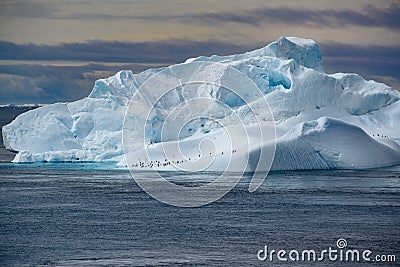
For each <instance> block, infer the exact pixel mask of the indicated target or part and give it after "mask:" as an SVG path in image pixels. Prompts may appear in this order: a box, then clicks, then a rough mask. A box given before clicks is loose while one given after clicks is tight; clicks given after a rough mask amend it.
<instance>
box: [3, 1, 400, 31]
mask: <svg viewBox="0 0 400 267" xmlns="http://www.w3.org/2000/svg"><path fill="white" fill-rule="evenodd" d="M89 3H90V2H89ZM89 3H86V4H85V5H83V6H82V7H81V8H80V10H81V11H80V12H79V11H78V12H76V10H75V11H74V12H72V11H69V12H68V11H66V10H65V7H64V9H63V8H62V6H61V5H57V4H54V3H52V2H48V3H30V2H20V3H18V2H17V3H14V4H13V3H9V4H8V5H6V7H7V9H6V10H7V11H6V12H5V14H7V15H9V16H14V17H25V18H26V17H30V18H35V19H52V20H101V21H107V20H145V21H151V22H154V21H158V22H160V21H161V22H171V21H175V22H178V23H192V24H205V25H213V24H215V23H226V22H235V23H240V24H246V25H251V26H256V27H261V26H262V25H264V24H265V23H281V24H285V25H306V26H311V27H333V28H340V27H345V26H363V27H383V28H389V29H391V30H394V31H398V30H399V29H400V20H399V17H400V5H399V4H398V3H391V4H389V5H388V6H387V7H385V8H380V7H376V6H373V5H365V6H364V7H363V8H362V9H360V10H359V9H349V8H347V9H337V8H317V7H316V6H318V5H315V7H312V8H310V7H308V8H306V7H305V8H293V7H289V6H284V5H283V6H280V7H279V6H278V7H269V6H260V7H258V8H255V9H247V10H237V11H231V12H179V11H178V10H179V8H178V9H177V11H176V12H173V13H170V14H160V13H158V12H156V11H155V12H153V13H151V14H148V15H142V14H137V13H135V12H131V13H126V12H121V10H120V11H119V13H116V12H115V11H114V10H113V9H109V12H108V13H105V12H104V11H99V12H92V10H91V11H89V12H87V11H85V10H86V9H88V7H92V6H93V3H92V4H89ZM120 4H122V5H126V6H127V9H128V8H129V9H131V8H132V7H131V4H132V3H129V1H128V2H123V3H120Z"/></svg>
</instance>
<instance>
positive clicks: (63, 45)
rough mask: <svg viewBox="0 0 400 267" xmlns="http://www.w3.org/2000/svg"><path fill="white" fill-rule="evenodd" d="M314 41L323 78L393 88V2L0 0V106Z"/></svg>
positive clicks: (398, 77)
mask: <svg viewBox="0 0 400 267" xmlns="http://www.w3.org/2000/svg"><path fill="white" fill-rule="evenodd" d="M280 36H298V37H304V38H311V39H314V40H315V41H316V42H317V43H318V44H319V47H320V49H321V52H322V55H323V63H324V69H325V72H327V73H335V72H354V73H358V74H360V75H362V76H363V77H364V78H366V79H374V80H377V81H380V82H384V83H386V84H388V85H390V86H392V87H394V88H396V89H398V90H399V89H400V1H399V0H389V1H385V0H375V1H372V0H345V1H344V0H336V1H314V0H286V1H281V0H279V1H275V0H270V1H265V0H248V1H232V0H218V1H217V0H203V1H182V0H169V1H166V0H82V1H76V0H66V1H54V0H0V104H8V103H15V104H22V103H54V102H66V101H73V100H77V99H80V98H82V97H84V96H86V95H87V94H88V93H89V92H90V90H91V89H92V87H93V85H94V82H95V80H96V79H99V78H105V77H108V76H111V75H113V74H114V73H115V72H117V71H118V70H121V69H131V70H133V71H134V72H140V71H142V70H144V69H146V68H149V67H157V66H165V65H169V64H173V63H179V62H183V61H185V59H186V58H189V57H195V56H199V55H213V54H218V55H227V54H232V53H241V52H245V51H249V50H253V49H256V48H259V47H262V46H265V45H266V44H268V43H270V42H272V41H275V40H277V39H279V37H280Z"/></svg>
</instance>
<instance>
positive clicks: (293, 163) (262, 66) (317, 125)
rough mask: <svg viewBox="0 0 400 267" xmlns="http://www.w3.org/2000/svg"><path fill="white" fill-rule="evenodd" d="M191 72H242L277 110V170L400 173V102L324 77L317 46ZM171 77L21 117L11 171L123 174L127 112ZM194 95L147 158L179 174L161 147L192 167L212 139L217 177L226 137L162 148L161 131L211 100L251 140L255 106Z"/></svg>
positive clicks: (235, 58)
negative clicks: (99, 169) (177, 150)
mask: <svg viewBox="0 0 400 267" xmlns="http://www.w3.org/2000/svg"><path fill="white" fill-rule="evenodd" d="M193 62H215V63H219V64H223V65H226V66H228V67H231V68H234V69H236V70H238V71H240V72H241V73H243V74H244V75H245V76H247V77H248V78H249V79H250V80H251V81H252V82H254V84H255V85H257V87H258V88H259V89H260V90H261V92H262V96H261V97H260V98H259V99H255V100H254V101H253V102H252V103H250V106H251V107H252V108H253V110H256V111H257V109H261V108H263V107H264V106H263V105H262V104H261V102H262V101H265V100H266V101H267V102H268V103H269V106H270V109H271V112H272V117H271V118H266V120H270V121H273V123H274V125H275V131H276V132H275V135H276V139H275V142H274V146H275V147H274V148H275V157H274V159H273V162H272V167H271V166H270V167H271V169H272V170H312V169H363V168H374V167H382V166H389V165H396V164H400V101H399V100H400V92H398V91H397V90H395V89H393V88H391V87H389V86H387V85H385V84H382V83H378V82H375V81H372V80H371V81H366V80H364V79H363V78H362V77H361V76H359V75H357V74H352V73H351V74H346V73H335V74H326V73H325V72H324V69H323V65H322V55H321V52H320V50H319V47H318V45H317V43H316V42H314V41H313V40H310V39H303V38H298V37H281V38H280V39H279V40H277V41H276V42H273V43H270V44H268V45H267V46H265V47H263V48H260V49H257V50H254V51H250V52H246V53H243V54H237V55H230V56H217V55H214V56H211V57H204V56H200V57H197V58H191V59H188V60H187V61H186V62H185V63H183V64H182V66H185V64H187V66H188V67H187V68H188V69H186V70H185V71H186V72H190V73H191V75H193V76H196V75H202V72H203V71H204V70H203V69H200V68H193V69H189V68H190V66H191V65H190V63H193ZM164 69H165V68H156V69H148V70H146V71H143V72H141V73H138V74H134V73H132V71H130V70H122V71H120V72H118V73H117V74H115V75H114V76H112V77H109V78H106V79H100V80H98V81H96V82H95V85H94V87H93V89H92V91H91V93H90V94H89V95H88V96H87V97H85V98H83V99H81V100H78V101H75V102H70V103H56V104H52V105H48V106H44V107H40V108H37V109H34V110H31V111H28V112H26V113H23V114H21V115H19V116H18V117H17V118H16V119H15V120H14V121H12V122H11V123H10V124H8V125H6V126H4V127H3V128H2V132H3V142H4V145H5V147H6V148H7V149H9V150H12V151H17V152H18V154H17V155H16V157H15V159H14V160H13V162H16V163H18V162H92V161H95V162H105V161H107V162H116V163H118V164H119V165H125V161H124V149H123V145H122V132H123V127H124V116H125V112H126V110H127V107H128V105H129V102H130V100H131V99H132V97H133V96H134V95H135V93H136V92H137V90H138V89H139V88H140V86H141V85H143V84H144V83H145V82H146V81H147V80H148V79H149V78H150V77H152V76H153V75H155V74H157V73H159V72H161V71H163V70H164ZM210 75H211V76H215V77H212V79H215V81H219V80H221V79H227V80H229V79H230V77H229V72H228V71H226V72H223V73H212V72H210ZM192 87H193V86H190V85H187V86H185V87H182V88H181V89H176V90H172V91H171V92H169V93H168V94H167V95H165V97H164V98H163V99H162V101H160V102H159V106H158V107H157V110H156V111H157V116H154V117H153V118H152V121H151V122H150V125H151V127H150V128H149V129H146V135H147V138H148V142H149V143H150V144H152V146H151V148H150V149H149V151H150V152H151V154H152V155H153V156H154V160H155V161H154V162H157V164H156V165H158V166H156V167H157V168H158V169H162V170H169V169H171V168H172V167H171V166H170V165H168V164H166V163H164V162H163V160H164V155H163V154H162V147H163V144H165V143H168V142H175V141H179V142H181V144H182V145H183V146H186V147H188V148H193V149H192V150H190V149H189V150H188V151H190V152H188V153H189V154H188V157H192V158H193V157H199V156H198V154H199V153H198V149H197V148H198V146H199V145H200V143H201V141H202V140H204V139H212V140H214V142H215V149H216V151H218V153H216V154H215V155H216V157H215V160H214V163H213V164H212V165H210V167H209V169H207V170H211V171H219V170H221V169H223V168H224V166H225V165H226V157H227V153H225V154H223V152H224V151H228V150H229V148H227V147H225V146H224V144H225V143H226V142H225V141H226V138H225V137H224V131H221V129H220V127H218V125H216V124H215V123H212V122H210V121H207V120H205V119H204V118H199V119H196V120H192V121H190V122H189V123H187V124H186V125H185V126H184V127H183V128H182V130H181V132H180V136H179V140H172V139H168V136H167V137H165V136H164V137H165V138H164V139H163V138H161V135H160V131H161V130H160V124H162V123H164V122H165V120H166V118H167V115H168V114H167V113H168V111H171V110H172V109H173V108H174V107H176V106H177V105H179V104H180V103H183V102H185V101H188V100H190V99H193V98H196V97H198V98H202V97H208V98H212V99H215V100H217V101H220V102H221V103H223V104H224V105H226V106H229V107H230V108H232V109H233V110H234V111H235V113H236V114H239V117H240V119H241V120H242V121H243V123H244V125H245V127H246V128H248V129H250V131H251V129H252V127H253V126H252V125H253V123H254V116H252V115H251V112H249V105H245V103H243V101H242V100H241V99H240V98H239V97H238V96H237V95H234V94H231V93H229V91H227V90H226V89H225V88H223V87H219V86H216V85H207V86H201V87H196V88H192ZM243 90H244V91H245V90H246V88H245V87H244V88H243ZM138 108H139V107H138ZM200 109H202V110H203V112H204V106H201V105H192V106H190V107H189V108H188V110H189V112H193V113H196V112H198V111H199V110H200ZM207 112H211V113H212V114H218V116H219V119H220V121H221V122H223V124H224V125H232V124H234V122H233V121H232V119H231V114H229V113H227V112H223V111H222V110H207ZM224 140H225V141H224ZM133 142H135V140H133ZM251 146H252V149H253V150H252V151H260V150H261V151H263V150H266V151H270V149H271V146H272V144H270V143H268V142H267V143H265V144H258V143H254V144H251ZM133 147H135V151H134V152H133V154H134V155H137V156H138V157H140V155H143V153H145V152H144V150H145V148H144V147H143V144H142V143H137V144H135V143H134V146H133ZM196 149H197V150H196ZM235 152H236V151H235ZM232 155H233V154H232ZM244 156H246V157H244ZM233 157H234V158H235V157H236V158H237V159H238V160H241V159H243V158H247V159H249V160H251V159H252V155H242V154H241V153H240V151H238V153H235V155H233ZM177 161H178V160H177ZM183 161H184V160H183V159H182V162H183ZM153 165H154V164H153ZM153 165H152V166H151V167H154V166H153ZM266 165H268V164H266ZM137 166H138V168H143V167H144V165H143V164H142V165H141V164H138V165H137ZM254 170H255V169H254V164H251V162H249V164H248V165H247V169H246V171H254Z"/></svg>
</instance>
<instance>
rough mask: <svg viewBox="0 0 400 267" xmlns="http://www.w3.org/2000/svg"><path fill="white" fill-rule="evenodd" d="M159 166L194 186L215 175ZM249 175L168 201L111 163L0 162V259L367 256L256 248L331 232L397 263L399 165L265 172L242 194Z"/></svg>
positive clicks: (319, 242) (97, 261) (175, 261)
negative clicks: (279, 253) (271, 253)
mask: <svg viewBox="0 0 400 267" xmlns="http://www.w3.org/2000/svg"><path fill="white" fill-rule="evenodd" d="M142 175H148V176H149V177H151V176H152V175H153V174H152V173H145V174H143V173H142ZM165 175H166V176H168V177H167V178H168V180H170V181H176V182H178V183H179V184H183V185H187V186H193V185H195V184H196V183H198V181H205V180H210V179H211V180H212V179H213V176H215V175H216V174H210V173H205V174H201V173H199V174H195V175H193V174H192V175H190V174H185V173H179V172H170V173H167V174H165ZM234 175H235V174H232V176H234ZM232 178H234V177H232ZM249 180H250V176H248V175H247V176H245V177H244V178H243V179H242V180H241V182H240V183H239V184H238V185H237V186H236V187H235V188H234V189H233V190H232V191H231V192H230V193H228V194H227V195H226V196H225V197H223V198H221V199H220V200H218V201H216V202H214V203H212V204H209V205H206V206H203V207H200V208H177V207H172V206H169V205H166V204H163V203H160V202H158V201H156V200H154V199H153V198H151V197H150V196H149V195H147V194H146V193H145V192H144V191H143V190H142V189H141V188H139V187H138V185H137V184H136V183H135V181H134V180H133V179H132V177H131V176H130V174H129V172H128V171H126V170H122V169H118V168H115V166H114V165H112V164H78V163H75V164H67V163H65V164H49V163H48V164H11V163H3V164H0V266H277V265H284V266H299V265H300V266H342V265H344V266H366V263H365V262H362V261H361V263H354V262H340V261H338V260H337V261H336V262H332V261H329V260H328V258H325V260H324V261H322V262H310V261H300V262H293V261H289V262H287V263H285V262H280V261H278V260H277V258H276V256H275V258H274V260H273V262H269V261H266V262H261V261H259V260H258V259H257V252H258V251H259V250H261V249H264V246H265V245H267V246H268V249H269V250H272V249H275V250H280V249H285V250H287V251H288V252H289V251H290V250H298V251H300V252H301V251H302V250H306V249H307V250H315V251H317V252H320V251H322V250H323V249H328V248H329V247H332V248H333V249H337V246H336V241H337V240H338V239H339V238H344V239H346V241H347V245H348V246H347V248H346V249H358V250H360V251H361V252H362V251H364V250H366V249H368V250H371V251H372V252H373V254H372V256H371V257H374V256H375V255H395V256H396V260H397V261H396V262H392V263H382V262H380V263H375V264H374V265H376V266H399V265H400V264H399V262H400V251H399V250H400V166H395V167H390V168H381V169H374V170H366V171H312V172H311V171H310V172H276V173H272V174H270V175H269V176H268V177H267V179H266V180H265V181H264V183H263V185H262V186H261V187H260V188H259V189H258V190H257V191H255V192H253V193H250V192H249V191H248V184H249Z"/></svg>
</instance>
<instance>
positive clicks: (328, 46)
mask: <svg viewBox="0 0 400 267" xmlns="http://www.w3.org/2000/svg"><path fill="white" fill-rule="evenodd" d="M171 43H172V42H153V43H146V44H141V43H140V44H139V43H118V42H101V41H96V42H89V43H81V44H78V43H75V44H62V45H55V46H38V45H17V44H13V43H5V42H2V43H0V59H3V60H4V59H12V60H18V59H20V60H50V61H51V60H65V61H74V60H77V59H79V60H86V61H97V62H99V61H105V62H106V61H109V62H127V61H131V62H132V64H129V65H127V64H126V63H121V64H116V65H113V66H106V65H103V64H89V65H85V66H41V65H20V64H19V65H0V103H53V102H57V101H72V100H76V99H80V98H82V97H84V96H87V94H88V93H89V92H90V90H91V88H92V87H93V84H94V81H95V80H96V79H99V78H104V77H108V76H111V75H113V74H114V73H116V72H117V71H118V70H121V69H131V70H134V72H139V71H142V70H144V69H146V68H147V67H149V65H151V64H152V63H154V62H157V63H163V62H168V63H178V62H182V61H183V60H184V59H186V58H188V57H191V56H196V55H199V54H204V55H211V54H233V53H237V52H243V51H246V50H251V49H254V48H257V47H259V45H256V44H253V45H251V47H239V46H235V45H231V44H228V43H220V42H216V43H212V42H206V43H195V42H183V41H180V42H175V43H174V44H171ZM320 48H321V51H322V54H323V61H324V68H325V71H326V72H327V73H334V72H354V73H358V74H360V75H362V76H363V77H365V78H367V79H376V80H378V81H382V82H385V83H387V84H388V85H391V86H393V87H395V88H397V89H400V88H399V84H400V79H399V77H400V66H399V64H398V62H400V46H359V45H352V44H342V43H336V42H330V43H321V44H320ZM4 51H6V52H4ZM94 51H95V52H94ZM133 62H142V63H143V64H142V65H138V64H133ZM146 64H148V65H146Z"/></svg>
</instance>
